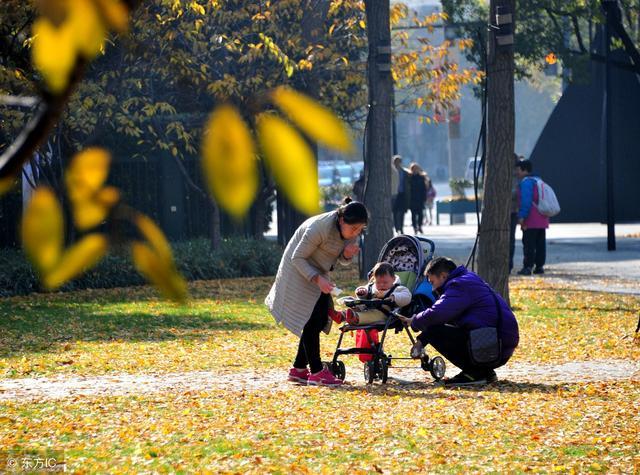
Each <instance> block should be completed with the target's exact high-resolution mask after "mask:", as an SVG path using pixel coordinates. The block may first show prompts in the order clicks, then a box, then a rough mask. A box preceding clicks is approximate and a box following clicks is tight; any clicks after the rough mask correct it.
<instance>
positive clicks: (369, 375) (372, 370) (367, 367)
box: [364, 360, 376, 384]
mask: <svg viewBox="0 0 640 475" xmlns="http://www.w3.org/2000/svg"><path fill="white" fill-rule="evenodd" d="M375 378H376V364H375V363H374V362H373V360H372V361H365V363H364V380H365V382H366V383H367V384H371V383H373V380H374V379H375Z"/></svg>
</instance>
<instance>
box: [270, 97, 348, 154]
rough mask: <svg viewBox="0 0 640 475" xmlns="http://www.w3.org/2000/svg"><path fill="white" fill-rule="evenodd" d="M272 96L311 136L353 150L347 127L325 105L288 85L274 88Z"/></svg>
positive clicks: (337, 147) (342, 148) (344, 150)
mask: <svg viewBox="0 0 640 475" xmlns="http://www.w3.org/2000/svg"><path fill="white" fill-rule="evenodd" d="M271 98H272V99H273V102H274V103H275V104H276V105H277V106H278V107H279V108H280V109H281V110H282V111H283V112H284V113H285V114H286V115H287V116H288V117H289V119H291V121H292V122H294V123H295V124H296V125H297V126H298V127H300V129H302V131H303V132H304V133H305V134H307V135H308V136H309V137H310V138H312V139H314V140H317V141H318V142H321V143H323V144H324V145H326V146H328V147H331V148H334V149H336V150H340V151H343V152H349V151H351V150H352V148H353V145H352V143H351V140H350V138H349V133H348V132H347V129H346V127H345V126H344V124H343V123H342V121H341V120H340V119H338V117H336V116H335V114H334V113H333V112H331V111H330V110H329V109H327V108H326V107H324V106H323V105H321V104H319V103H318V102H316V101H314V100H313V99H311V98H310V97H308V96H305V95H304V94H301V93H299V92H297V91H294V90H293V89H289V88H287V87H278V88H276V89H274V90H273V92H272V93H271Z"/></svg>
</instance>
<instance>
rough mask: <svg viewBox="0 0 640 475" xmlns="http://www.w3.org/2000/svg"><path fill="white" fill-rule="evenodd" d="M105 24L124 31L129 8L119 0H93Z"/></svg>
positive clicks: (127, 23) (127, 22) (127, 20)
mask: <svg viewBox="0 0 640 475" xmlns="http://www.w3.org/2000/svg"><path fill="white" fill-rule="evenodd" d="M95 1H96V6H97V7H98V9H99V10H100V13H101V15H102V17H103V18H104V20H105V21H106V23H107V25H109V26H110V27H112V28H113V29H114V30H116V31H121V32H122V31H126V29H127V27H128V25H129V9H128V8H127V6H126V5H125V4H124V3H123V2H122V1H121V0H95Z"/></svg>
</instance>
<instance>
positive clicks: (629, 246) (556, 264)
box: [405, 223, 640, 295]
mask: <svg viewBox="0 0 640 475" xmlns="http://www.w3.org/2000/svg"><path fill="white" fill-rule="evenodd" d="M405 231H409V228H408V227H405ZM424 231H425V233H424V235H425V236H426V237H428V238H430V239H432V240H433V241H434V242H435V243H436V254H437V255H440V256H448V257H452V258H453V259H455V260H456V261H458V262H460V263H466V261H467V258H468V257H469V253H470V252H471V249H472V247H473V243H474V240H475V235H476V232H477V228H476V225H475V224H457V225H451V226H450V225H440V226H427V227H426V228H425V229H424ZM616 244H617V250H616V251H607V227H606V226H605V225H603V224H599V223H581V224H552V225H551V227H550V228H549V230H548V232H547V265H546V266H545V271H546V274H545V277H544V278H545V279H550V280H552V281H558V282H570V283H572V284H574V285H575V286H577V287H579V288H583V289H587V290H606V291H610V292H624V293H633V294H639V295H640V223H638V224H623V225H617V226H616ZM514 262H515V267H516V269H518V268H520V267H521V263H522V234H521V232H520V231H519V230H518V232H517V234H516V254H515V258H514Z"/></svg>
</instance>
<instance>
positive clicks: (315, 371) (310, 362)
mask: <svg viewBox="0 0 640 475" xmlns="http://www.w3.org/2000/svg"><path fill="white" fill-rule="evenodd" d="M368 221H369V214H368V212H367V208H366V207H365V206H364V205H363V204H362V203H359V202H357V201H351V200H350V199H349V198H347V199H345V204H343V205H342V206H340V207H339V208H338V209H337V210H335V211H331V212H328V213H324V214H320V215H318V216H314V217H312V218H309V219H307V220H306V221H305V222H304V223H302V224H301V225H300V227H299V228H298V229H297V230H296V232H295V234H294V235H293V237H292V238H291V240H290V241H289V244H287V247H286V249H285V251H284V255H283V256H282V260H281V261H280V267H279V268H278V273H277V275H276V280H275V282H274V283H273V286H272V287H271V291H270V292H269V295H267V298H266V299H265V304H266V305H267V307H269V311H270V312H271V314H272V315H273V316H274V318H275V319H276V321H277V322H278V323H282V324H283V325H284V326H285V327H286V328H287V329H288V330H289V331H291V332H292V333H293V334H295V335H296V336H299V337H300V344H299V345H298V353H297V355H296V359H295V361H294V363H293V368H291V370H290V371H289V380H290V381H296V382H301V383H305V384H315V385H325V386H334V385H339V384H342V381H341V380H339V379H337V378H335V377H334V376H333V374H331V372H330V371H329V370H328V369H326V368H323V366H322V361H321V360H320V332H321V331H322V330H323V329H324V328H325V327H326V326H327V324H328V322H329V320H328V313H329V308H330V307H331V306H332V300H331V295H330V294H331V291H332V290H333V288H334V287H335V285H334V283H333V282H332V281H331V279H330V277H329V272H331V271H332V270H333V267H334V266H335V265H336V262H338V261H339V262H341V263H342V264H348V263H349V262H351V260H352V259H353V257H354V256H355V255H356V254H357V253H358V252H359V250H360V248H359V247H358V244H357V238H358V236H359V235H360V233H362V231H363V230H364V228H365V227H366V225H367V223H368Z"/></svg>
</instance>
